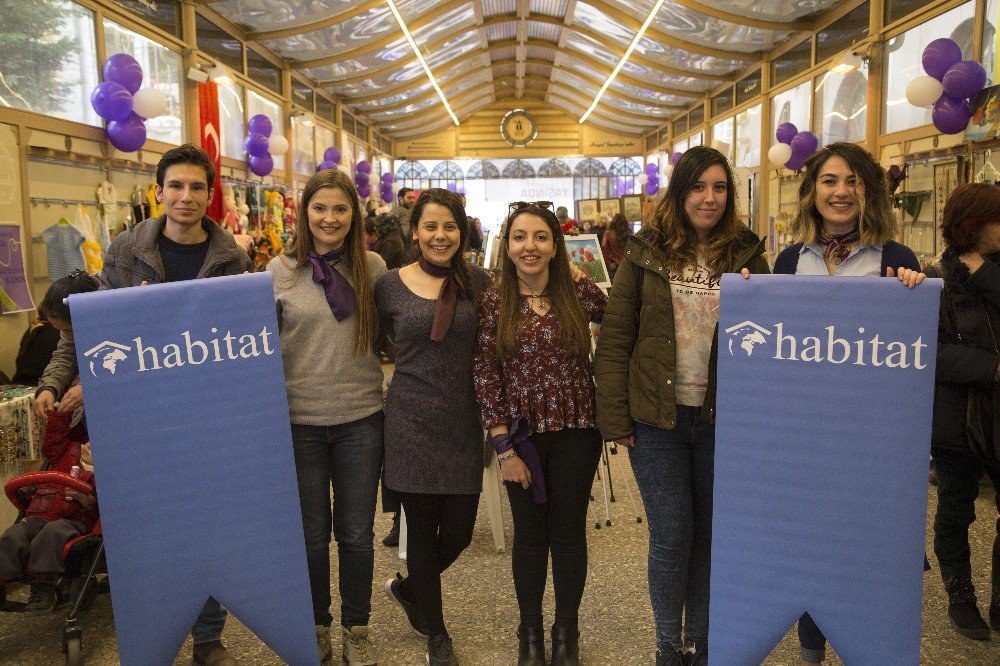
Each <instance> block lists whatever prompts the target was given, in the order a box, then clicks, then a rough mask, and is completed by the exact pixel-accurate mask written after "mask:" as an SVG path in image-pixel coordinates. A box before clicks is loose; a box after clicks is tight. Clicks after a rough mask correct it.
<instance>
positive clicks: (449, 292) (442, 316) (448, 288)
mask: <svg viewBox="0 0 1000 666" xmlns="http://www.w3.org/2000/svg"><path fill="white" fill-rule="evenodd" d="M417 263H418V264H419V265H420V270H422V271H423V272H424V273H427V274H428V275H430V276H431V277H436V278H444V283H443V284H442V285H441V292H440V293H439V294H438V297H437V304H436V305H435V306H434V323H433V324H431V340H433V341H434V342H444V336H445V335H447V333H448V329H449V328H451V322H452V321H454V319H455V309H456V308H457V307H458V297H459V296H461V297H462V298H465V291H464V290H463V289H462V286H461V285H460V284H459V282H458V278H456V277H455V271H454V269H452V267H451V266H438V265H437V264H432V263H431V262H429V261H427V259H425V258H424V256H423V255H421V256H420V259H419V260H418V261H417Z"/></svg>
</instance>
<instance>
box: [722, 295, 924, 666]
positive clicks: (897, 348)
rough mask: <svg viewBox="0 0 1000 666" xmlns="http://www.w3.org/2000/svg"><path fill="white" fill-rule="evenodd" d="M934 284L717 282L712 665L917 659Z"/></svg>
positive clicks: (902, 661) (885, 662) (853, 662)
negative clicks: (814, 634)
mask: <svg viewBox="0 0 1000 666" xmlns="http://www.w3.org/2000/svg"><path fill="white" fill-rule="evenodd" d="M940 292H941V281H940V280H925V281H924V283H923V284H921V285H919V286H918V287H916V288H915V289H907V288H906V287H904V286H903V285H902V284H901V283H900V282H898V281H897V280H891V279H886V278H860V277H851V278H843V277H838V278H830V277H804V276H785V275H775V276H758V275H754V276H752V277H751V278H750V279H749V280H744V279H743V278H742V277H740V276H739V275H725V276H724V277H723V279H722V303H721V309H720V313H719V375H718V377H719V389H718V410H717V413H718V420H717V429H716V451H715V495H714V514H713V529H712V585H711V599H712V603H711V611H710V628H711V629H710V631H711V634H710V637H709V645H710V646H711V659H712V663H713V664H724V665H726V666H730V665H735V664H759V663H761V662H762V661H763V660H764V659H765V657H766V656H767V655H768V654H769V653H770V652H771V650H772V649H773V648H774V646H775V645H776V644H777V643H778V642H779V641H780V640H781V639H782V637H784V636H785V634H786V633H787V632H788V629H789V628H790V627H791V626H792V625H793V624H794V623H795V621H796V620H797V619H798V618H799V616H800V615H802V613H803V612H806V611H808V612H809V613H810V615H811V616H812V618H813V620H815V622H816V624H817V625H818V626H819V628H820V629H821V630H822V631H823V632H824V633H825V634H826V636H827V639H828V640H829V642H830V644H831V645H832V646H833V648H834V649H835V650H836V652H837V654H838V655H839V656H840V657H841V659H842V660H843V661H844V663H847V664H918V663H919V661H920V613H921V591H922V587H923V563H924V540H925V529H926V513H927V466H928V456H929V453H930V436H931V414H932V411H933V410H932V405H933V399H934V364H935V358H936V351H937V322H938V305H939V299H940Z"/></svg>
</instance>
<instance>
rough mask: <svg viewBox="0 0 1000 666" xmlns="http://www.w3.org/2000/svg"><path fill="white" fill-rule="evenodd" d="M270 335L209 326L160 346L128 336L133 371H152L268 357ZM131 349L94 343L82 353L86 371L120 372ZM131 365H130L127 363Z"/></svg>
mask: <svg viewBox="0 0 1000 666" xmlns="http://www.w3.org/2000/svg"><path fill="white" fill-rule="evenodd" d="M273 338H274V334H273V333H271V331H269V330H267V327H266V326H265V327H264V328H262V329H261V330H260V333H244V334H242V335H241V334H234V333H233V332H232V331H226V333H225V335H220V334H219V329H217V328H214V327H213V328H212V329H211V336H209V337H208V338H206V339H199V338H196V337H192V335H191V331H189V330H188V331H184V332H183V333H181V335H180V340H179V341H178V342H172V343H168V344H165V345H163V346H160V347H157V346H156V345H147V344H146V343H144V342H143V339H142V336H136V337H135V338H133V339H132V343H133V344H134V345H135V349H134V351H135V358H136V364H137V365H138V367H137V368H136V371H137V372H150V371H153V370H169V369H172V368H181V367H184V366H185V365H202V364H203V363H209V362H211V363H223V362H226V361H239V360H243V359H250V358H255V357H258V356H261V355H263V356H271V355H272V354H274V353H275V352H276V351H277V350H276V349H275V348H274V347H273V346H272V345H271V343H272V341H273ZM132 351H133V348H132V347H130V346H128V345H123V344H120V343H118V342H114V341H112V340H105V341H104V342H102V343H100V344H98V345H96V346H94V347H93V348H92V349H90V350H88V351H87V352H85V353H84V356H86V357H87V358H89V359H90V374H92V375H93V376H94V377H97V376H98V373H97V368H98V367H100V368H103V373H102V374H112V375H115V374H120V372H119V371H120V370H121V369H122V367H123V366H124V365H125V362H126V361H127V360H128V359H129V358H130V352H132ZM129 365H134V364H129Z"/></svg>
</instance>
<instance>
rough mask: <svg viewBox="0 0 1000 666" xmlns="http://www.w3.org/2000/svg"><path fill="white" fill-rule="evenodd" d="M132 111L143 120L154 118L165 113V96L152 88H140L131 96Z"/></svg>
mask: <svg viewBox="0 0 1000 666" xmlns="http://www.w3.org/2000/svg"><path fill="white" fill-rule="evenodd" d="M132 110H133V111H135V113H136V115H138V116H142V117H143V118H147V119H149V118H156V117H158V116H162V115H163V114H165V113H166V112H167V96H166V95H164V94H163V93H161V92H160V91H159V90H156V89H154V88H142V89H141V90H136V91H135V94H134V95H132Z"/></svg>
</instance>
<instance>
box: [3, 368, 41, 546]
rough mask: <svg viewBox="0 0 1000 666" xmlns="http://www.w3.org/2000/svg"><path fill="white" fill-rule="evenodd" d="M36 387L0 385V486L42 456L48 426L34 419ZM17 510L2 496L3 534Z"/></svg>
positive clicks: (26, 469)
mask: <svg viewBox="0 0 1000 666" xmlns="http://www.w3.org/2000/svg"><path fill="white" fill-rule="evenodd" d="M34 404H35V387H33V386H19V385H16V384H7V385H0V485H2V484H5V483H7V481H9V480H10V479H11V478H13V477H15V476H17V475H18V474H21V473H22V472H26V471H28V470H29V469H32V468H34V467H35V466H37V464H38V461H39V460H40V459H41V457H42V439H43V437H44V434H45V424H44V423H43V422H41V421H39V420H38V419H36V418H35V410H34ZM16 518H17V510H16V509H15V508H14V505H12V504H11V503H10V502H8V501H7V498H6V497H0V531H2V530H4V529H6V528H7V527H10V525H11V524H13V522H14V520H15V519H16Z"/></svg>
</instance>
